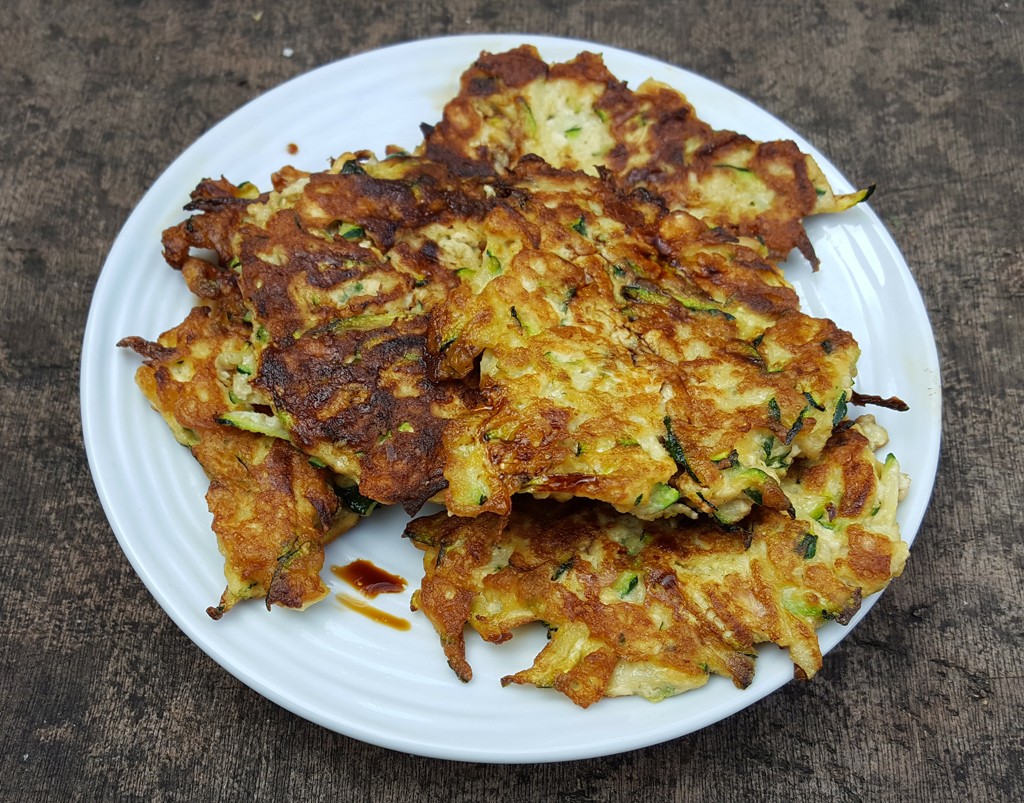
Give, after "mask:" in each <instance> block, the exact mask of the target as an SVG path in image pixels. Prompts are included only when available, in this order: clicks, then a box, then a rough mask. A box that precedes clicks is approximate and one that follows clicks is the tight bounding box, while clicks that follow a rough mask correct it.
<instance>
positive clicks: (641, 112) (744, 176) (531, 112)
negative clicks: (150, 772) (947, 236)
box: [422, 45, 871, 268]
mask: <svg viewBox="0 0 1024 803" xmlns="http://www.w3.org/2000/svg"><path fill="white" fill-rule="evenodd" d="M425 135H426V136H425V140H424V145H423V148H422V150H423V152H424V153H425V154H426V155H428V156H429V157H430V158H432V159H435V160H438V161H443V162H447V163H449V164H452V165H453V166H455V167H456V168H457V169H459V170H461V171H462V172H465V173H480V172H483V173H487V172H491V171H492V170H495V169H497V170H499V171H501V170H504V169H507V168H509V167H511V166H513V165H515V164H516V163H517V162H518V161H519V160H520V159H521V158H522V157H523V156H525V155H528V154H535V155H537V156H540V157H541V158H543V159H544V160H545V161H547V162H548V163H550V164H552V165H554V166H555V167H564V168H572V169H580V170H585V171H587V172H590V173H595V174H596V173H597V172H598V171H599V170H600V171H602V172H605V173H606V174H607V175H609V176H610V177H611V178H612V179H613V180H614V181H615V182H616V183H617V184H618V185H619V186H620V187H622V188H624V189H625V190H627V191H629V190H632V189H635V188H638V187H644V188H647V189H649V190H651V191H653V192H655V193H657V194H658V195H660V196H661V197H662V198H664V199H665V201H666V202H667V203H668V204H669V207H670V208H671V209H685V210H686V211H687V212H689V213H690V214H692V215H695V216H696V217H698V218H701V219H703V220H705V221H706V222H707V223H708V224H709V225H710V226H712V227H718V226H721V227H723V228H725V229H727V230H728V231H730V232H732V233H733V234H738V235H747V236H752V237H756V238H758V239H759V240H760V241H761V242H763V243H764V245H765V246H766V247H767V249H768V251H769V256H770V257H771V258H773V259H780V258H785V256H786V255H787V254H789V252H790V251H791V250H792V249H793V248H798V249H799V250H800V251H801V252H802V253H803V254H804V256H806V257H807V259H808V260H809V261H810V262H811V264H812V265H813V266H814V267H815V268H817V265H818V260H817V257H816V256H815V254H814V249H813V247H812V246H811V243H810V241H809V240H808V239H807V234H806V232H805V230H804V228H803V222H802V221H803V219H804V218H805V217H807V216H809V215H815V214H820V213H823V212H837V211H841V210H844V209H848V208H849V207H851V206H853V205H854V204H856V203H858V202H860V201H862V200H864V199H865V198H867V197H868V196H869V195H870V193H871V190H870V189H867V190H861V191H858V192H855V193H851V194H849V195H835V194H834V193H833V191H832V188H831V187H830V186H829V184H828V181H827V180H826V179H825V177H824V175H823V174H822V172H821V170H820V168H819V167H818V165H817V164H816V163H815V162H814V160H813V159H812V158H811V157H810V156H808V155H806V154H804V153H802V152H801V151H800V150H799V148H798V147H797V146H796V145H795V144H794V143H793V142H791V141H788V140H787V141H776V142H755V141H753V140H751V139H750V138H749V137H746V136H743V135H741V134H737V133H735V132H733V131H716V130H714V129H713V128H712V127H711V126H709V125H708V124H707V123H705V122H703V121H702V120H700V119H699V118H698V117H697V115H696V113H695V111H694V109H693V107H692V106H691V105H690V103H689V102H688V101H687V100H686V98H685V96H683V95H682V94H681V93H679V92H678V91H676V90H675V89H673V88H671V87H669V86H666V85H664V84H661V83H658V82H656V81H653V80H648V81H646V82H644V83H643V84H641V85H640V86H639V87H638V88H637V89H636V90H635V91H633V90H630V89H629V88H628V87H627V86H626V84H625V83H624V82H623V81H620V80H618V79H617V78H616V77H615V76H614V75H612V74H611V73H610V72H609V71H608V69H607V68H606V67H605V65H604V62H603V61H602V59H601V57H600V56H599V55H596V54H594V53H581V54H580V55H578V56H577V57H576V58H575V59H573V60H571V61H569V62H566V63H563V64H553V65H548V64H546V63H545V62H544V61H543V60H542V59H541V58H540V56H539V55H538V53H537V50H536V49H535V48H534V47H532V46H530V45H523V46H521V47H518V48H516V49H515V50H511V51H509V52H506V53H500V54H496V55H495V54H490V53H483V54H481V56H480V58H479V59H478V60H477V61H476V63H474V64H473V65H472V66H471V67H470V68H469V69H468V70H466V72H465V73H464V74H463V75H462V79H461V90H460V92H459V94H458V95H457V96H456V97H455V98H454V99H452V100H451V101H449V103H448V104H447V105H446V106H445V109H444V113H443V118H442V120H441V121H440V122H439V123H438V124H437V125H436V126H433V127H430V126H427V127H425Z"/></svg>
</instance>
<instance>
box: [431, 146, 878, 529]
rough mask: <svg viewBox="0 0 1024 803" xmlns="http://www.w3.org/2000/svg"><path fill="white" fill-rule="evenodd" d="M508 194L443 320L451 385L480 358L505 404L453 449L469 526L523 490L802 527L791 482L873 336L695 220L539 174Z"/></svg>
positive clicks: (484, 378)
mask: <svg viewBox="0 0 1024 803" xmlns="http://www.w3.org/2000/svg"><path fill="white" fill-rule="evenodd" d="M506 181H507V184H506V185H504V186H502V187H499V188H498V189H497V191H496V192H497V195H496V197H497V198H499V199H501V198H502V197H505V198H506V199H507V200H506V201H505V202H504V203H503V204H502V205H497V206H495V207H494V209H493V210H492V211H491V213H489V214H488V215H487V216H486V217H485V218H484V220H483V222H482V231H483V233H484V235H485V236H486V246H485V247H483V250H482V252H476V253H474V254H473V255H472V257H471V258H467V256H466V254H465V252H464V251H460V252H459V253H458V257H459V258H460V259H461V260H462V261H461V263H459V264H463V265H465V266H466V267H463V268H462V269H460V270H459V273H460V274H462V275H463V276H464V280H463V282H462V284H461V285H460V286H459V287H457V288H455V289H454V290H453V291H452V292H451V293H450V294H449V295H448V297H447V298H446V299H445V301H444V303H443V304H441V305H438V306H437V307H435V308H434V311H433V316H432V320H431V329H430V338H429V341H428V347H429V350H430V352H431V355H432V356H435V357H436V359H437V368H436V373H437V375H438V376H441V377H444V378H451V377H463V376H469V375H470V374H471V372H473V371H476V370H477V360H479V368H478V372H479V384H480V390H481V392H482V395H483V398H484V401H485V404H484V406H483V408H482V412H481V413H478V414H477V415H476V416H475V418H476V419H477V422H476V423H474V422H472V420H470V419H467V422H468V424H469V426H466V425H463V422H462V421H460V422H458V424H459V425H458V426H455V425H454V424H453V426H452V428H450V429H449V431H448V432H447V434H446V439H447V441H448V442H449V444H450V445H449V447H448V450H447V451H448V453H449V455H453V456H454V461H457V462H452V463H449V467H448V468H447V469H446V472H445V476H446V477H447V478H448V479H449V481H450V487H449V491H448V493H447V494H446V496H445V504H446V506H447V507H448V510H449V512H451V513H453V514H454V515H461V516H467V515H476V513H477V512H484V511H489V512H495V513H505V512H507V510H508V509H509V505H510V501H511V495H512V494H514V493H518V492H528V493H532V494H534V495H547V494H555V495H571V496H583V497H588V498H591V499H597V500H600V501H604V502H608V503H610V504H612V505H613V506H615V508H616V509H618V510H619V511H621V512H631V513H633V514H634V515H636V516H639V517H641V518H648V519H650V518H656V517H660V516H665V515H675V514H678V513H686V514H688V515H694V514H695V512H702V513H707V514H711V515H713V516H715V517H716V518H718V519H719V520H720V521H722V522H732V521H736V520H738V519H740V518H742V517H743V516H744V515H746V513H747V512H748V511H749V509H750V507H751V506H752V505H753V504H755V503H757V504H765V505H768V506H769V507H773V508H776V509H781V510H788V508H789V502H788V500H787V499H786V497H785V495H784V494H783V493H782V492H781V490H780V488H779V485H778V481H779V479H780V478H781V476H782V475H783V474H784V473H785V469H786V467H787V466H788V465H789V463H790V462H791V460H792V459H793V457H795V456H796V455H798V454H805V455H808V456H811V457H813V456H816V455H817V454H818V453H820V451H821V448H822V447H823V446H824V443H825V441H826V440H827V438H828V436H829V434H830V433H831V431H832V428H833V425H834V424H835V423H836V422H837V421H838V420H840V419H842V417H843V416H844V415H845V406H846V399H847V398H849V394H850V393H851V388H852V383H853V375H854V372H855V363H856V359H857V356H858V354H859V351H858V348H857V344H856V343H855V342H854V340H853V338H852V337H851V336H850V335H849V334H848V333H847V332H844V331H842V330H840V329H839V328H838V327H836V326H835V324H834V323H832V322H831V321H829V320H825V319H815V318H811V317H809V316H806V315H804V314H803V313H801V312H800V311H799V309H798V299H797V296H796V294H795V293H794V292H793V290H792V289H791V288H790V287H789V286H788V285H787V284H786V282H785V280H784V279H783V278H782V276H781V274H780V273H779V271H778V269H777V268H775V267H774V266H772V265H771V264H770V263H768V262H766V261H765V260H764V259H762V258H761V256H760V255H759V254H758V252H757V251H756V250H755V249H754V248H751V247H750V245H749V244H747V243H744V242H740V241H738V240H737V239H736V238H735V237H733V236H731V235H729V234H727V233H725V232H723V231H722V230H721V229H709V228H708V227H707V225H706V224H705V223H704V222H702V221H699V220H697V219H696V218H694V217H692V216H690V215H688V214H686V213H684V212H674V213H665V212H664V211H663V210H662V209H660V207H659V206H658V205H657V204H655V203H652V202H650V201H645V200H644V198H643V197H640V198H637V197H635V196H634V197H630V198H623V197H622V196H621V195H620V194H618V193H617V192H616V191H615V190H614V189H613V188H611V187H609V186H608V185H607V183H605V182H603V181H602V180H600V179H598V178H594V177H590V176H586V175H584V174H582V173H576V172H566V171H558V170H554V169H552V168H550V167H549V166H547V165H546V164H544V163H543V162H540V161H539V160H537V159H530V160H524V161H523V162H521V163H520V164H519V165H518V166H516V167H515V168H512V169H511V170H510V171H509V173H508V175H507V177H506ZM479 239H481V240H483V239H484V238H483V236H482V235H481V236H479ZM439 251H440V254H439V257H438V258H439V260H441V261H442V262H446V263H449V264H452V265H454V264H456V262H455V261H454V260H453V259H451V258H450V257H449V256H448V254H447V253H446V246H445V244H444V243H443V242H439ZM474 429H475V431H474ZM467 480H468V481H467ZM474 508H477V510H474Z"/></svg>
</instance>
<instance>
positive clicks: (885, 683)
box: [0, 0, 1024, 803]
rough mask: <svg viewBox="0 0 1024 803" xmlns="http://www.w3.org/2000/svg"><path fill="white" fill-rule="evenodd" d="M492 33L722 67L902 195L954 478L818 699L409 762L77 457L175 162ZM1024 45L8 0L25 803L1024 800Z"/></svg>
mask: <svg viewBox="0 0 1024 803" xmlns="http://www.w3.org/2000/svg"><path fill="white" fill-rule="evenodd" d="M257 11H262V16H259V18H258V19H257V16H256V15H255V12H257ZM482 31H502V32H534V33H546V34H555V35H564V36H573V37H579V38H585V39H590V40H593V41H597V42H603V43H607V44H609V45H614V46H618V47H623V48H627V49H632V50H636V51H639V52H642V53H645V54H649V55H651V56H655V57H658V58H660V59H663V60H666V61H669V62H671V63H674V64H677V65H680V66H682V67H686V68H688V69H692V70H695V71H697V72H700V73H702V74H704V75H706V76H708V77H710V78H712V79H715V80H718V81H720V82H722V83H724V84H726V85H728V86H729V87H731V88H733V89H735V90H737V91H739V92H740V93H742V94H744V95H746V96H748V97H750V98H752V99H753V100H754V101H755V102H757V103H759V104H761V105H762V106H764V107H766V108H767V109H768V110H770V111H771V112H773V113H775V114H776V115H778V116H779V117H781V118H782V119H783V120H785V121H787V122H788V123H789V124H790V125H792V126H793V127H794V128H796V129H797V130H798V131H800V132H801V133H803V134H804V135H805V136H806V137H807V138H808V139H810V140H811V141H812V142H814V143H815V144H816V145H818V146H819V147H820V148H821V149H822V150H823V151H824V152H825V153H826V154H828V155H829V157H830V158H831V160H832V161H833V162H834V163H835V164H836V165H837V166H838V167H839V169H840V170H841V171H843V172H844V173H845V174H846V175H847V176H849V177H850V178H851V179H852V180H854V181H855V182H857V183H860V184H865V183H868V182H876V183H877V184H878V185H879V191H878V192H877V193H876V195H875V196H874V198H873V199H872V201H871V203H872V206H873V207H874V209H875V210H876V211H877V212H878V213H879V214H880V215H881V217H882V218H883V219H884V220H885V221H886V222H887V224H888V225H889V227H890V228H891V230H892V232H893V234H894V236H895V238H896V240H897V241H898V243H899V244H900V246H901V248H902V249H903V251H904V253H905V255H906V257H907V260H908V262H909V264H910V266H911V268H912V270H913V272H914V274H915V276H916V277H917V280H918V282H919V284H920V286H921V290H922V293H923V295H924V298H925V301H926V304H927V307H928V310H929V313H930V315H931V318H932V321H933V324H934V327H935V334H936V338H937V340H938V345H939V349H940V353H941V356H942V361H943V380H944V401H945V412H944V432H943V439H944V443H943V449H942V464H941V467H940V473H939V477H938V482H937V485H936V487H935V494H934V498H933V502H932V505H931V508H930V511H929V513H928V516H927V518H926V520H925V523H924V526H923V528H922V530H921V532H920V534H919V535H918V540H917V542H916V544H915V546H914V549H913V552H912V555H911V560H910V563H909V565H908V568H907V571H906V573H905V575H904V576H903V577H902V578H901V579H900V580H899V581H898V582H896V583H895V584H894V586H893V587H892V588H891V589H890V590H889V591H888V592H887V593H886V595H885V596H884V598H883V600H882V601H881V603H880V604H879V605H878V606H877V607H876V608H875V609H874V610H873V611H872V613H871V615H870V616H869V617H868V618H867V619H866V620H865V621H864V622H863V624H862V625H861V626H860V627H859V628H858V629H857V630H856V631H855V632H854V633H853V634H852V635H851V636H850V637H849V638H848V639H846V640H845V641H844V642H843V643H842V644H841V645H840V647H839V648H838V649H836V650H835V651H834V652H833V653H832V654H831V655H829V656H827V658H826V663H825V667H824V670H823V671H822V673H821V674H820V675H819V676H818V677H817V678H816V679H815V680H814V681H813V682H811V683H809V684H789V685H788V686H786V687H785V688H784V689H782V690H781V691H780V692H779V693H777V694H775V695H773V696H771V697H769V698H768V699H766V700H764V701H762V702H760V703H758V704H756V705H754V706H753V707H751V708H749V709H747V710H745V711H743V712H742V713H739V714H737V715H735V716H733V717H731V718H730V719H728V720H726V721H723V722H721V723H719V724H717V725H714V726H712V727H709V728H707V729H705V730H704V731H701V732H699V733H696V734H693V735H691V736H688V737H686V738H682V739H678V740H676V741H673V742H670V743H667V744H662V745H659V746H656V747H652V748H649V749H645V750H639V751H635V752H632V753H628V754H624V755H618V756H613V757H609V758H602V759H594V760H588V761H579V762H572V763H565V764H551V765H539V766H485V765H473V764H459V763H452V762H445V761H438V760H430V759H424V758H417V757H411V756H405V755H401V754H397V753H393V752H390V751H388V750H384V749H381V748H377V747H372V746H368V745H365V744H361V743H358V742H356V741H353V740H351V739H349V738H346V737H344V736H340V735H337V734H334V733H331V732H328V731H326V730H323V729H321V728H319V727H318V726H315V725H312V724H310V723H308V722H306V721H303V720H301V719H299V718H297V717H295V716H293V715H292V714H290V713H288V712H286V711H284V710H282V709H280V708H278V707H277V706H276V705H274V704H272V703H270V702H268V701H266V700H264V699H263V698H261V697H260V696H259V695H257V694H256V693H254V692H252V691H250V690H249V689H248V688H246V687H245V686H243V685H242V684H241V683H239V682H238V681H236V680H235V679H234V678H233V677H231V676H230V675H228V674H227V673H226V672H224V671H223V670H222V669H220V668H219V667H218V666H217V665H216V664H214V662H213V661H212V660H210V659H209V658H207V657H206V656H205V655H204V654H203V653H202V652H201V651H200V650H199V649H198V648H196V647H195V646H194V645H193V644H192V643H191V642H190V641H189V640H188V639H187V638H186V637H185V636H184V635H183V634H182V633H181V632H180V631H179V630H178V629H177V628H176V627H175V625H174V624H172V622H171V621H170V619H168V617H167V616H166V615H165V614H164V613H163V611H162V610H161V609H160V608H159V607H158V605H157V604H156V602H155V601H154V600H153V599H152V598H151V597H150V595H149V594H148V592H147V591H146V590H145V588H144V587H143V586H142V584H141V582H140V581H139V580H138V579H137V577H136V576H135V574H134V572H133V571H132V569H131V567H130V566H129V564H128V561H127V560H126V559H125V557H124V556H123V554H122V553H121V551H120V549H119V548H118V546H117V543H116V541H115V539H114V536H113V534H112V533H111V530H110V528H109V526H108V524H107V522H106V519H105V518H104V515H103V511H102V510H101V508H100V505H99V502H98V501H97V498H96V494H95V491H94V488H93V484H92V479H91V477H90V474H89V470H88V466H87V464H86V459H85V453H84V449H83V446H82V442H81V426H80V419H79V406H78V392H77V389H78V377H79V371H78V361H79V356H80V344H81V340H82V333H83V328H84V325H85V320H86V314H87V310H88V305H89V301H90V295H91V291H92V287H93V285H94V283H95V281H96V278H97V275H98V274H99V271H100V268H101V266H102V264H103V260H104V258H105V255H106V253H107V250H108V249H109V247H110V245H111V243H112V241H113V239H114V237H115V235H116V234H117V232H118V230H119V228H120V227H121V225H122V224H123V223H124V221H125V219H126V217H127V215H128V214H129V212H130V210H131V209H132V208H133V206H134V205H135V204H136V203H137V202H138V201H139V199H140V198H141V196H142V195H143V193H144V192H145V191H146V189H147V187H149V186H150V184H151V183H152V182H153V181H154V179H155V178H156V177H157V176H158V175H159V174H160V172H161V171H162V170H163V169H164V168H165V167H166V166H167V165H168V164H169V163H170V162H171V161H172V160H173V159H174V157H175V156H177V155H178V154H179V153H180V152H181V151H182V150H183V149H184V148H185V147H186V146H187V145H188V144H189V143H191V142H192V141H193V140H195V139H196V138H197V137H198V136H200V135H201V134H202V133H203V132H204V131H205V130H206V129H208V128H209V127H210V126H212V125H213V124H214V123H215V122H217V121H218V120H219V119H221V118H222V117H224V116H226V115H227V114H228V113H230V112H231V111H233V110H234V109H236V108H237V107H238V106H240V105H241V104H243V103H245V102H246V101H248V100H250V99H251V98H253V97H255V96H257V95H259V94H260V93H262V92H264V91H265V90H267V89H270V88H272V87H274V86H276V85H278V84H280V83H281V82H283V81H285V80H286V79H288V78H291V77H293V76H295V75H297V74H299V73H301V72H304V71H307V70H309V69H311V68H313V67H316V66H319V65H322V64H325V63H327V62H330V61H333V60H336V59H339V58H342V57H344V56H347V55H349V54H352V53H356V52H360V51H364V50H368V49H371V48H374V47H377V46H380V45H385V44H391V43H395V42H400V41H405V40H410V39H415V38H420V37H426V36H437V35H442V34H451V33H463V32H482ZM286 47H290V48H292V49H293V50H294V54H293V55H292V56H291V58H285V57H283V56H282V50H283V49H284V48H286ZM1022 53H1024V7H1022V4H1021V3H1020V2H1019V0H1014V1H1013V2H996V1H995V0H983V2H960V3H953V2H947V3H927V2H916V1H912V0H900V1H899V2H896V1H895V0H861V1H860V2H856V3H831V2H825V0H803V1H801V2H774V3H757V4H754V3H749V4H748V3H743V2H733V0H718V2H715V3H695V2H651V1H649V2H644V3H642V2H637V1H636V0H633V1H631V2H625V1H624V0H593V2H582V1H580V2H573V1H571V0H568V1H566V2H545V3H533V2H527V1H526V0H519V2H509V1H508V0H495V1H494V2H470V0H451V2H447V3H445V2H436V1H435V0H424V1H423V2H421V3H419V4H416V5H413V4H410V5H408V6H406V5H400V4H392V3H381V2H371V1H370V0H367V2H363V3H359V4H356V3H348V2H340V1H336V2H332V3H323V4H318V3H313V2H309V1H308V0H290V2H287V3H278V4H271V3H266V2H263V0H249V2H246V3H241V4H234V3H230V2H226V0H215V1H214V2H199V1H198V0H193V1H191V2H130V1H128V0H125V2H120V3H116V2H101V1H100V0H92V1H91V2H80V3H69V4H49V3H44V2H40V1H39V0H8V1H7V2H5V3H4V4H3V9H2V10H0V120H2V128H0V432H2V435H3V444H4V452H5V453H4V455H3V458H2V459H0V480H2V482H0V489H2V490H0V554H2V555H3V556H4V561H3V568H2V574H0V577H2V583H0V636H2V642H0V734H2V736H0V739H2V743H3V750H2V752H0V798H2V799H4V800H11V801H36V800H39V801H41V800H46V801H53V800H58V801H60V800H139V801H149V800H248V799H257V798H259V799H270V800H277V799H279V800H290V799H325V800H326V799H330V800H335V801H348V800H352V801H405V800H417V799H432V800H439V801H467V802H468V801H484V800H488V801H489V800H496V801H503V800H517V801H518V800H547V799H558V800H564V801H576V802H578V803H582V801H599V800H624V799H639V800H644V801H661V800H690V799H695V800H697V799H699V800H722V799H736V800H793V799H800V800H808V799H817V800H822V801H827V800H849V801H858V800H865V801H866V800H872V801H874V800H929V801H935V800H970V801H993V800H1007V801H1008V800H1019V799H1022V797H1024V777H1022V769H1021V764H1022V759H1024V731H1022V726H1021V717H1022V707H1024V694H1022V688H1024V683H1022V681H1021V674H1022V673H1021V670H1020V668H1019V666H1018V660H1019V658H1020V656H1021V654H1022V647H1024V644H1022V639H1021V631H1022V629H1024V614H1022V602H1024V599H1022V597H1024V595H1022V588H1021V586H1022V565H1024V538H1022V528H1021V524H1020V517H1021V514H1022V511H1024V504H1022V496H1024V494H1022V490H1024V489H1022V482H1021V475H1022V464H1024V445H1022V442H1024V424H1022V421H1024V413H1022V409H1024V382H1022V376H1024V362H1022V357H1021V346H1022V341H1024V336H1022V335H1024V314H1022V313H1024V290H1022V287H1024V234H1022V231H1024V224H1022V222H1021V220H1022V213H1021V208H1022V206H1024V195H1022V189H1021V188H1022V185H1024V167H1022V158H1021V156H1022V144H1021V143H1022V139H1024V131H1022V118H1024V65H1022Z"/></svg>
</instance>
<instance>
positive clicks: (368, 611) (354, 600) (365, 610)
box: [335, 594, 412, 630]
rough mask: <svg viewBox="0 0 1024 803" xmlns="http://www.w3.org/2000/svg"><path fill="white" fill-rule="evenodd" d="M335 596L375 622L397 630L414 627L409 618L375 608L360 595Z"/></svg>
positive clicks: (348, 606)
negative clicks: (360, 597) (359, 596)
mask: <svg viewBox="0 0 1024 803" xmlns="http://www.w3.org/2000/svg"><path fill="white" fill-rule="evenodd" d="M335 596H336V597H337V598H338V602H340V603H341V604H342V605H344V606H345V607H346V608H348V609H349V610H353V611H355V612H356V613H361V614H362V615H363V616H365V617H366V618H367V619H372V620H373V621H374V622H379V623H380V624H382V625H387V626H388V627H393V628H395V630H409V629H410V628H411V627H412V625H411V624H410V623H409V620H408V619H403V618H402V617H401V616H394V615H393V614H390V613H388V612H387V611H382V610H381V609H380V608H375V607H373V606H372V605H370V604H369V603H368V602H364V601H363V600H361V599H359V598H358V597H351V596H349V595H348V594H336V595H335Z"/></svg>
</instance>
